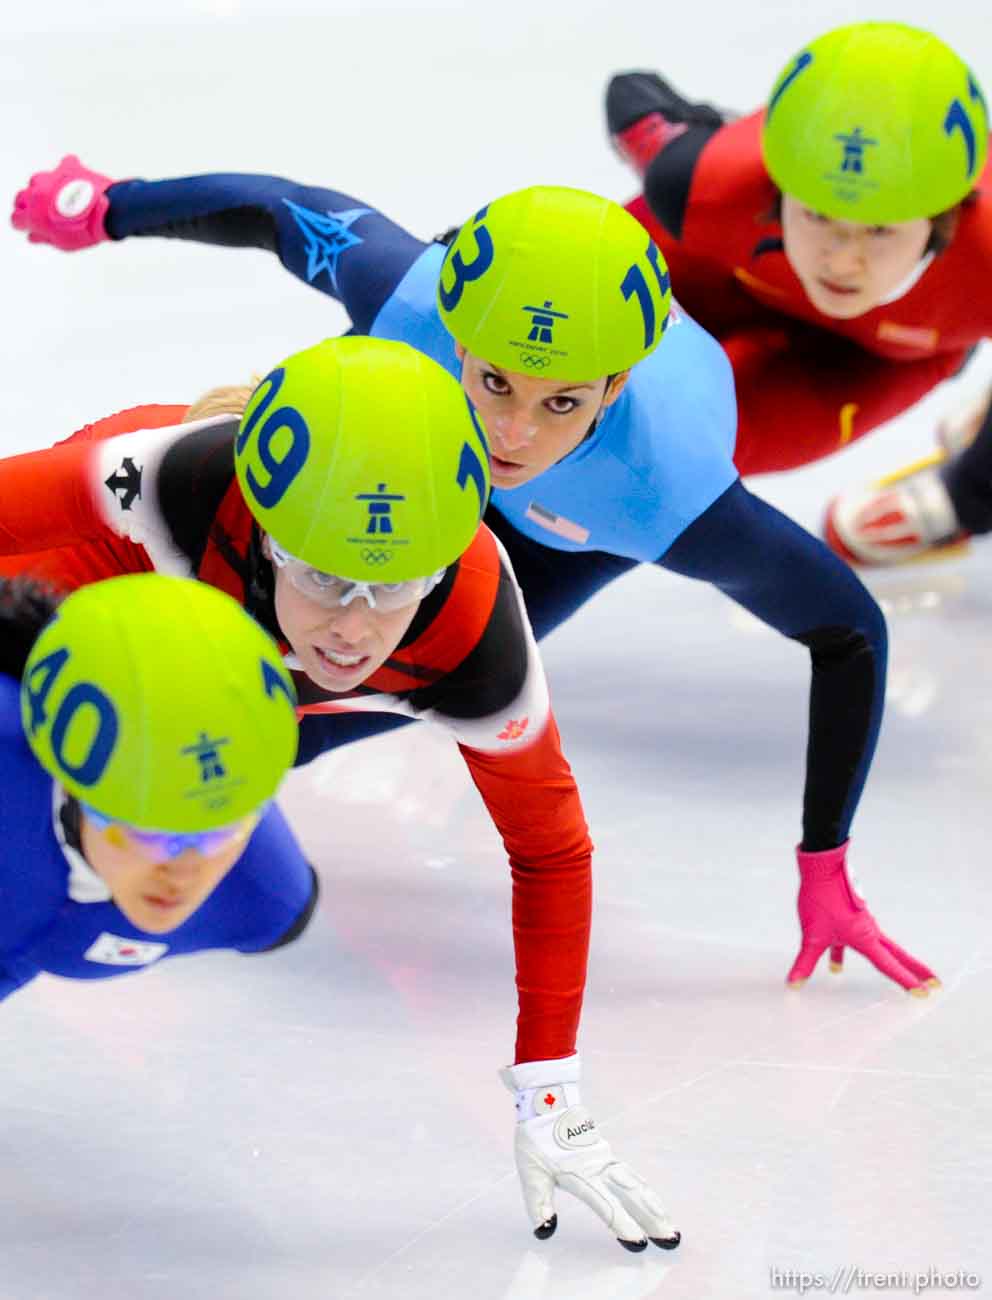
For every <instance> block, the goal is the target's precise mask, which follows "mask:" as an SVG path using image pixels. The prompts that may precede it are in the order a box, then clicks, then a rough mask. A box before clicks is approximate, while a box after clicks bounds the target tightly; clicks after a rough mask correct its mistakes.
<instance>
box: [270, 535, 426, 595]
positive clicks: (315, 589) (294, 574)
mask: <svg viewBox="0 0 992 1300" xmlns="http://www.w3.org/2000/svg"><path fill="white" fill-rule="evenodd" d="M269 553H270V554H271V556H272V563H273V564H275V565H276V566H277V568H279V569H281V570H282V572H283V573H284V574H285V575H286V578H287V579H288V581H289V582H290V584H291V585H292V586H293V587H294V588H295V589H296V590H297V591H298V592H299V593H300V595H302V596H306V598H307V600H312V601H313V602H314V603H315V604H317V605H323V606H324V607H325V608H326V609H335V608H337V607H338V606H339V605H344V606H347V605H350V604H351V602H352V601H353V600H357V599H358V598H359V597H360V598H361V599H362V600H364V601H365V602H366V604H367V605H368V607H369V609H379V610H385V611H388V610H394V609H403V608H404V607H405V606H407V605H415V604H416V603H417V602H418V601H420V600H423V599H424V597H425V596H426V595H428V594H429V593H430V592H432V591H433V590H434V588H435V587H436V586H437V584H438V583H439V582H440V581H441V579H442V578H443V577H444V575H445V572H446V570H445V569H438V571H437V572H436V573H432V574H430V576H429V577H426V578H410V579H409V580H408V581H407V582H356V581H355V580H354V579H353V578H339V577H338V576H337V575H336V574H333V573H324V572H322V570H320V569H314V568H313V567H312V566H311V565H309V564H307V563H306V562H305V561H304V560H298V559H297V558H296V556H295V555H290V553H289V552H288V551H284V550H283V548H282V547H281V546H280V545H279V543H278V542H277V541H276V540H275V538H274V537H272V536H271V535H269Z"/></svg>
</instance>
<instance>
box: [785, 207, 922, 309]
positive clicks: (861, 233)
mask: <svg viewBox="0 0 992 1300" xmlns="http://www.w3.org/2000/svg"><path fill="white" fill-rule="evenodd" d="M930 231H931V222H930V221H929V220H928V219H926V218H925V217H924V218H921V219H920V220H918V221H901V222H899V223H898V224H896V225H892V226H867V225H865V224H864V223H863V222H858V221H835V220H833V219H832V218H831V217H824V216H822V215H821V214H820V213H818V212H814V211H813V210H812V209H811V208H807V207H805V206H804V205H803V204H802V203H800V202H799V200H798V199H795V198H793V197H792V196H791V195H789V194H783V195H782V242H783V244H784V246H785V255H786V257H787V258H788V259H789V265H790V266H791V267H792V269H793V271H795V273H796V275H797V276H798V277H799V280H800V283H801V284H802V286H803V289H804V290H805V291H806V295H807V297H808V298H809V300H810V302H811V303H812V304H813V306H814V307H815V308H816V309H817V310H818V311H821V312H822V313H823V314H824V316H833V317H835V318H836V319H838V320H849V319H850V318H851V317H853V316H861V315H863V314H864V313H865V312H869V311H872V310H873V308H875V307H877V306H879V305H880V304H881V303H882V302H885V301H886V300H887V299H888V298H889V297H890V296H891V295H892V294H894V293H896V292H897V291H898V289H899V286H900V285H901V284H903V283H904V282H905V281H906V280H907V279H908V278H909V276H910V275H911V274H912V272H913V271H914V270H915V268H916V267H917V266H918V265H919V262H920V259H921V258H922V257H923V254H924V253H925V252H926V247H927V243H928V242H929V239H930Z"/></svg>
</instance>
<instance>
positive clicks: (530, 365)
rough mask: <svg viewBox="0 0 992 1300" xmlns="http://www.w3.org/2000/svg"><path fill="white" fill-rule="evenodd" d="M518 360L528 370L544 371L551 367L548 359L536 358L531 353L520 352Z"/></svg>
mask: <svg viewBox="0 0 992 1300" xmlns="http://www.w3.org/2000/svg"><path fill="white" fill-rule="evenodd" d="M520 360H521V361H522V362H523V363H524V365H525V366H526V368H527V369H528V370H546V369H547V368H548V366H550V365H551V358H550V357H541V356H537V357H536V356H534V354H533V353H532V352H521V354H520Z"/></svg>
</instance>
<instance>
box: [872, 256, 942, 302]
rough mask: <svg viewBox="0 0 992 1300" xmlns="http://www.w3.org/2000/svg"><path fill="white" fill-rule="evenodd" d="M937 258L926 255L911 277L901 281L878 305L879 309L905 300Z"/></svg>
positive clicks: (911, 272)
mask: <svg viewBox="0 0 992 1300" xmlns="http://www.w3.org/2000/svg"><path fill="white" fill-rule="evenodd" d="M936 256H937V254H936V253H933V252H930V253H925V254H924V255H923V256H922V257H921V258H920V260H919V261H918V262H917V263H916V265H915V266H914V267H913V269H912V271H910V273H909V275H907V276H906V278H905V280H900V281H899V283H898V284H897V285H896V287H895V288H894V289H893V290H892V292H891V293H890V294H886V296H885V297H884V298H882V299H880V300H879V302H878V303H877V304H876V305H877V306H879V307H887V306H888V305H889V303H890V302H897V301H898V300H899V299H900V298H904V297H905V296H906V294H907V293H909V291H910V289H912V287H913V285H914V284H916V282H917V281H918V280H920V279H921V278H922V276H923V273H924V271H926V269H927V268H928V267H929V265H930V263H931V262H932V261H933V259H934V258H935V257H936Z"/></svg>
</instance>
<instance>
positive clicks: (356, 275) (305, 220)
mask: <svg viewBox="0 0 992 1300" xmlns="http://www.w3.org/2000/svg"><path fill="white" fill-rule="evenodd" d="M12 221H13V224H14V225H15V226H16V227H17V229H19V230H23V231H25V232H27V234H28V236H29V238H30V239H31V241H32V242H33V243H50V244H54V245H55V246H56V247H58V248H62V249H63V250H66V251H73V250H76V249H79V248H86V247H89V246H91V245H93V244H95V243H99V242H100V241H101V240H104V239H107V238H110V239H115V240H119V239H127V238H129V237H132V236H151V235H158V236H161V237H164V238H168V239H187V240H193V241H196V242H199V243H206V244H220V245H223V246H225V247H228V248H262V249H267V250H268V251H269V252H273V253H275V254H276V255H277V256H278V257H279V260H280V261H281V262H282V264H283V266H284V267H285V268H286V270H287V271H290V272H292V274H293V275H295V276H296V277H297V278H298V279H300V280H303V281H304V282H305V283H307V284H310V285H312V286H313V288H315V289H319V290H320V291H321V292H322V293H326V294H330V296H331V297H333V298H337V299H338V301H339V302H341V303H342V304H343V306H344V308H345V310H346V311H347V312H348V315H349V316H350V317H351V319H352V321H353V322H354V324H355V327H356V329H358V330H359V331H360V332H363V333H364V332H366V331H367V330H368V329H369V328H370V326H371V324H372V322H373V320H375V317H376V315H377V314H378V312H379V309H380V307H381V306H382V304H383V303H384V302H385V301H386V299H387V298H388V297H389V296H390V294H391V293H392V292H393V290H394V289H395V288H396V286H397V285H398V284H399V282H400V280H402V278H403V276H404V275H405V274H406V273H407V271H408V270H409V268H410V267H411V265H412V264H413V263H414V262H415V261H416V260H417V258H418V257H419V256H420V254H421V253H422V252H423V251H424V249H425V248H426V247H427V245H426V244H424V243H423V242H422V241H421V240H419V239H416V238H414V236H413V235H411V234H409V233H408V232H407V231H406V230H404V229H403V228H402V227H401V226H398V225H397V224H396V223H395V222H394V221H390V219H389V218H388V217H386V216H384V215H383V214H382V213H381V212H377V211H376V209H375V208H372V207H369V206H368V205H367V204H365V203H362V202H361V200H359V199H356V198H353V197H352V196H351V195H349V194H342V193H339V192H338V191H337V190H329V189H322V188H320V187H318V186H310V185H298V184H296V183H295V182H294V181H289V180H283V179H282V178H281V177H278V176H253V175H245V174H239V173H216V174H211V175H206V176H185V177H180V178H178V179H176V180H163V181H144V180H126V181H112V180H111V179H110V178H109V177H106V176H101V175H100V174H99V173H97V172H91V171H89V169H87V168H85V167H83V165H82V164H81V163H80V162H79V160H78V158H75V157H74V156H73V155H69V156H68V157H66V158H63V160H62V162H61V163H59V165H58V167H57V168H55V169H54V170H53V171H51V172H37V173H36V174H35V175H34V176H32V177H31V180H30V182H29V183H28V186H27V188H26V189H24V190H22V191H21V192H20V193H19V194H18V195H17V198H16V199H15V203H14V213H13V217H12Z"/></svg>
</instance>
